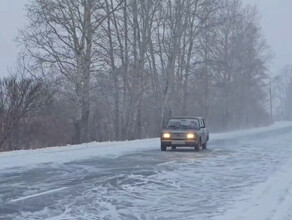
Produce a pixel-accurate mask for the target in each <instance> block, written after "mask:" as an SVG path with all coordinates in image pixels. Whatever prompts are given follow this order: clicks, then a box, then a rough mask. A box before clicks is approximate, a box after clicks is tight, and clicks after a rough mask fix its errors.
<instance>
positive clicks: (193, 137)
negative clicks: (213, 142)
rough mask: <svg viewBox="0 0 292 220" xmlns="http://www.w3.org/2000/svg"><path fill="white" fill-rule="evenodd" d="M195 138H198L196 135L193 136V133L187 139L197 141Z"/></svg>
mask: <svg viewBox="0 0 292 220" xmlns="http://www.w3.org/2000/svg"><path fill="white" fill-rule="evenodd" d="M195 138H196V134H193V133H188V134H187V139H195Z"/></svg>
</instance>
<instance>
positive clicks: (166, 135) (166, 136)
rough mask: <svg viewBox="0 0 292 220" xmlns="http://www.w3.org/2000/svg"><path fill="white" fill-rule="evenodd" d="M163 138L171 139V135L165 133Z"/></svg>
mask: <svg viewBox="0 0 292 220" xmlns="http://www.w3.org/2000/svg"><path fill="white" fill-rule="evenodd" d="M162 137H163V138H170V133H163V135H162Z"/></svg>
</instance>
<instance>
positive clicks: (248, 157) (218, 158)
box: [0, 123, 292, 220]
mask: <svg viewBox="0 0 292 220" xmlns="http://www.w3.org/2000/svg"><path fill="white" fill-rule="evenodd" d="M91 145H93V146H90V147H88V146H87V147H86V146H85V147H84V146H76V147H60V148H53V149H42V150H36V151H18V152H8V153H0V219H1V220H2V219H3V220H4V219H5V220H8V219H88V220H90V219H109V220H112V219H127V220H128V219H151V220H152V219H175V220H177V219H190V220H194V219H196V220H197V219H199V220H200V219H214V220H215V219H226V220H229V219H248V220H252V219H255V220H259V219H277V220H282V219H283V220H291V219H292V124H291V123H290V124H289V123H282V124H278V125H276V126H272V127H270V128H262V129H254V130H251V131H242V132H233V133H226V134H216V135H211V141H210V143H209V145H208V150H206V151H200V152H194V151H193V150H191V149H178V150H176V151H171V150H168V151H167V152H161V151H160V149H159V140H158V139H150V140H145V141H134V142H120V143H119V142H116V143H107V144H98V143H95V144H94V143H93V144H91ZM94 145H96V147H94ZM99 145H102V146H99ZM135 145H137V146H136V147H135ZM138 145H139V146H138ZM98 146H99V147H98ZM109 150H110V151H109ZM66 155H67V156H66ZM86 158H87V159H86ZM81 159H82V160H81ZM15 166H16V167H15Z"/></svg>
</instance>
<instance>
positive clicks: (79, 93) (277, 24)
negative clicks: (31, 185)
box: [0, 0, 292, 150]
mask: <svg viewBox="0 0 292 220" xmlns="http://www.w3.org/2000/svg"><path fill="white" fill-rule="evenodd" d="M54 1H55V0H54ZM54 1H53V0H51V1H43V2H42V4H41V3H40V2H39V1H33V0H32V1H28V0H21V1H20V0H14V1H11V0H2V1H1V6H0V28H1V31H0V48H1V51H0V71H1V73H0V75H1V76H2V77H3V76H8V69H10V70H11V72H10V73H11V74H12V76H10V77H6V78H4V79H3V78H2V79H1V80H0V90H1V93H0V96H1V97H0V101H1V103H2V106H1V108H2V109H1V112H2V113H1V114H0V117H1V122H2V133H1V134H0V140H1V142H0V150H10V149H17V148H30V147H35V146H52V145H60V144H62V145H63V144H73V143H81V142H89V141H107V140H129V139H140V138H149V137H156V136H157V135H159V132H160V130H161V128H162V127H163V126H164V125H165V123H166V121H167V120H168V119H169V118H170V117H172V116H177V115H197V116H203V117H204V118H205V119H206V121H207V124H208V127H209V129H210V130H211V131H212V132H221V131H229V130H236V129H245V128H251V127H257V126H264V125H268V124H271V123H273V122H274V121H275V120H291V117H292V115H291V110H290V109H291V100H290V98H289V97H291V91H292V89H291V88H292V77H291V75H292V74H291V73H292V68H291V67H290V66H292V46H290V45H291V44H290V41H291V39H292V31H291V28H289V27H290V25H291V24H290V21H291V20H292V19H291V18H292V15H291V14H290V12H291V11H292V2H291V1H289V0H285V1H284V0H282V1H275V0H268V1H267V0H258V1H256V0H243V1H240V0H226V1H221V0H187V1H184V2H182V1H179V0H172V2H173V4H168V1H166V0H151V1H150V0H149V1H144V0H130V1H129V2H122V3H121V4H119V3H118V2H119V1H109V0H103V1H82V2H76V3H74V1H72V2H71V1H63V0H58V1H59V2H61V4H52V2H54ZM29 2H30V3H29ZM198 2H199V3H200V4H199V5H196V4H197V3H198ZM26 3H29V5H28V7H27V8H26V10H24V8H25V7H24V5H25V4H26ZM101 3H104V5H103V6H104V7H101V5H100V4H101ZM75 4H76V5H75ZM248 4H252V5H255V6H256V8H257V10H254V8H253V7H249V6H248ZM197 6H198V7H197ZM101 8H102V9H101ZM63 9H64V11H62V10H63ZM61 11H62V13H61ZM80 11H82V12H84V13H81V15H80ZM26 12H30V13H26ZM58 12H60V13H58ZM71 12H73V13H71ZM63 13H64V14H63ZM61 15H62V16H61ZM73 20H74V22H72V23H71V21H73ZM218 21H219V22H218ZM19 30H21V31H19ZM16 38H18V40H17V42H16V40H15V39H16ZM20 52H21V54H20ZM18 58H21V59H18ZM16 60H18V62H16ZM15 103H17V104H15ZM47 131H51V132H47ZM63 131H66V132H63ZM19 143H21V144H19Z"/></svg>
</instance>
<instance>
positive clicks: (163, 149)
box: [160, 143, 166, 151]
mask: <svg viewBox="0 0 292 220" xmlns="http://www.w3.org/2000/svg"><path fill="white" fill-rule="evenodd" d="M160 149H161V151H166V146H165V145H164V144H163V143H161V145H160Z"/></svg>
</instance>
